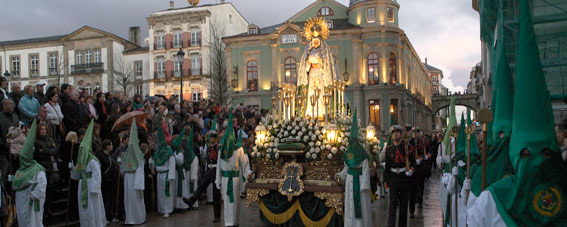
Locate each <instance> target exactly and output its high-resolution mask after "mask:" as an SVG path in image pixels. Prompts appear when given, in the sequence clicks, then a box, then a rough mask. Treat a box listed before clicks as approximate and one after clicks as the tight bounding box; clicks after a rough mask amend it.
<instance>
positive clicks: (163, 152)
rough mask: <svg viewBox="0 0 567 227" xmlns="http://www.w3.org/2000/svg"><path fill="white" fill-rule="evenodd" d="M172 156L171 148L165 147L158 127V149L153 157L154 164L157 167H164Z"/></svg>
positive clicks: (165, 142)
mask: <svg viewBox="0 0 567 227" xmlns="http://www.w3.org/2000/svg"><path fill="white" fill-rule="evenodd" d="M172 155H173V151H172V150H171V147H169V145H167V141H166V140H165V134H164V133H163V128H162V127H161V126H160V127H158V148H157V151H156V153H155V154H154V157H153V159H154V162H155V164H156V165H158V166H161V165H164V164H165V163H166V162H167V160H169V157H171V156H172Z"/></svg>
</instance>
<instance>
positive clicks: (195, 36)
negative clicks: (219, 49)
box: [191, 28, 201, 46]
mask: <svg viewBox="0 0 567 227" xmlns="http://www.w3.org/2000/svg"><path fill="white" fill-rule="evenodd" d="M199 45H201V31H199V28H191V46H199Z"/></svg>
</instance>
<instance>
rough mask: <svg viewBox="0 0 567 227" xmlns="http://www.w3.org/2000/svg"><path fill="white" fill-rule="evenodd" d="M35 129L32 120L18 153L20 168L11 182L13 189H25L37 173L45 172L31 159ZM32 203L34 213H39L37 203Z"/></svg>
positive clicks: (34, 122) (34, 123)
mask: <svg viewBox="0 0 567 227" xmlns="http://www.w3.org/2000/svg"><path fill="white" fill-rule="evenodd" d="M36 127H37V122H36V120H35V119H34V121H33V124H32V126H31V128H30V132H29V133H28V137H27V138H26V141H25V142H24V146H23V148H22V150H21V151H20V168H18V171H16V176H15V177H14V181H13V182H12V186H13V187H14V188H15V189H20V188H23V187H25V186H26V185H27V184H29V181H30V180H31V179H32V178H33V177H34V176H35V175H36V174H37V173H38V172H39V171H45V168H43V166H41V165H40V164H39V163H37V162H36V161H35V160H34V159H33V144H34V142H35V136H36ZM33 202H34V209H35V211H39V201H38V200H33Z"/></svg>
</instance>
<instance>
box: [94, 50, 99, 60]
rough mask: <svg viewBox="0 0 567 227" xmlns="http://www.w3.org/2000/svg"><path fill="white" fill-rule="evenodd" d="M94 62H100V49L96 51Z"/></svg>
mask: <svg viewBox="0 0 567 227" xmlns="http://www.w3.org/2000/svg"><path fill="white" fill-rule="evenodd" d="M94 63H95V64H98V63H100V49H96V50H95V51H94Z"/></svg>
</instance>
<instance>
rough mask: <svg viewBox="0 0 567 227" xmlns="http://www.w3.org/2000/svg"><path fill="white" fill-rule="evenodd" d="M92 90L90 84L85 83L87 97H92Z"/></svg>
mask: <svg viewBox="0 0 567 227" xmlns="http://www.w3.org/2000/svg"><path fill="white" fill-rule="evenodd" d="M92 89H93V88H92V86H91V84H90V83H87V92H88V93H89V95H92V94H93V90H92Z"/></svg>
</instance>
